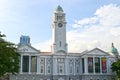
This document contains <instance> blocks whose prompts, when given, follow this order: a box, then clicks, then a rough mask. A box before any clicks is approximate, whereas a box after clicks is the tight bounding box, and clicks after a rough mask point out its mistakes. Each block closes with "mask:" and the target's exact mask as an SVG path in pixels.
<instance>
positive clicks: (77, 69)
mask: <svg viewBox="0 0 120 80" xmlns="http://www.w3.org/2000/svg"><path fill="white" fill-rule="evenodd" d="M76 73H77V74H78V73H79V66H76Z"/></svg>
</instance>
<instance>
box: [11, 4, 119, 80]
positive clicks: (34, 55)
mask: <svg viewBox="0 0 120 80" xmlns="http://www.w3.org/2000/svg"><path fill="white" fill-rule="evenodd" d="M52 32H53V33H52V41H53V42H52V49H51V52H41V51H39V50H37V49H35V48H34V47H32V46H31V44H30V38H29V36H21V38H20V44H19V46H18V52H19V54H20V72H19V73H18V74H16V75H10V77H9V78H10V80H115V73H113V72H112V71H111V69H110V68H111V64H112V63H113V62H115V61H116V58H117V57H116V56H118V52H117V49H116V48H115V47H114V45H113V44H112V49H111V53H109V52H106V51H103V50H101V49H99V48H94V49H92V50H90V51H84V52H81V53H68V51H67V46H68V44H67V42H66V18H65V13H64V11H63V9H62V8H61V7H60V6H58V7H57V9H56V10H55V12H54V15H53V20H52Z"/></svg>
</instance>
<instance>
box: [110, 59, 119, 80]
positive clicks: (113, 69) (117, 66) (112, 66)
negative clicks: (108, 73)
mask: <svg viewBox="0 0 120 80" xmlns="http://www.w3.org/2000/svg"><path fill="white" fill-rule="evenodd" d="M111 69H112V71H113V72H116V74H117V77H118V78H119V79H120V60H118V61H116V62H114V63H112V65H111Z"/></svg>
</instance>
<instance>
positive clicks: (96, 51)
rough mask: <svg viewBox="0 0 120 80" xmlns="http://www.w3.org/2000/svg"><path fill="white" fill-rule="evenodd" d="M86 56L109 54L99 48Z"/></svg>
mask: <svg viewBox="0 0 120 80" xmlns="http://www.w3.org/2000/svg"><path fill="white" fill-rule="evenodd" d="M84 55H95V56H107V55H109V54H108V53H107V52H105V51H103V50H101V49H99V48H95V49H92V50H90V51H88V52H86V53H84Z"/></svg>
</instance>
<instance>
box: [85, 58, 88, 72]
mask: <svg viewBox="0 0 120 80" xmlns="http://www.w3.org/2000/svg"><path fill="white" fill-rule="evenodd" d="M84 65H85V74H88V61H87V57H85V58H84Z"/></svg>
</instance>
